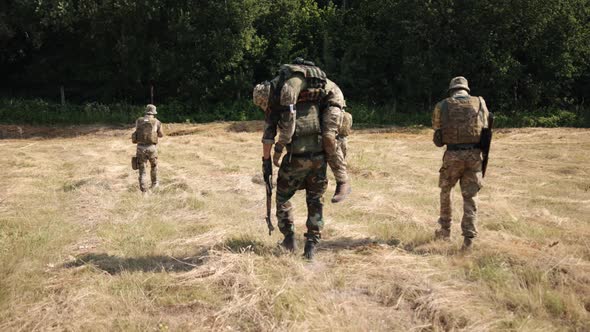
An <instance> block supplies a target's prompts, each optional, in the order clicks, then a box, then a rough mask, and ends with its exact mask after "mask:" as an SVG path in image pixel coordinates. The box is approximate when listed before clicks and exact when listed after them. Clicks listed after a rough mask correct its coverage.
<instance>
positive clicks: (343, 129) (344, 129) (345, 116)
mask: <svg viewBox="0 0 590 332" xmlns="http://www.w3.org/2000/svg"><path fill="white" fill-rule="evenodd" d="M351 132H352V114H350V113H348V112H346V111H344V110H342V123H341V124H340V128H338V136H342V137H346V136H348V135H350V133H351Z"/></svg>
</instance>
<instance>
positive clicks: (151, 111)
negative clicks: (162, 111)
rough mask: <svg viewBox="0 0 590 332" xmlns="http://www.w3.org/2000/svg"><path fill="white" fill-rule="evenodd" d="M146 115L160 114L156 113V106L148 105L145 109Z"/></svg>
mask: <svg viewBox="0 0 590 332" xmlns="http://www.w3.org/2000/svg"><path fill="white" fill-rule="evenodd" d="M145 114H147V115H156V114H158V112H156V106H155V105H152V104H148V105H147V106H146V107H145Z"/></svg>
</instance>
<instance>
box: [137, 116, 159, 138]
mask: <svg viewBox="0 0 590 332" xmlns="http://www.w3.org/2000/svg"><path fill="white" fill-rule="evenodd" d="M135 137H136V140H137V143H138V144H158V120H156V119H155V118H139V119H137V129H136V134H135Z"/></svg>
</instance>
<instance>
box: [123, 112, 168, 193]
mask: <svg viewBox="0 0 590 332" xmlns="http://www.w3.org/2000/svg"><path fill="white" fill-rule="evenodd" d="M156 114H158V112H157V111H156V106H154V105H152V104H148V105H147V106H146V108H145V116H143V117H141V118H139V119H137V120H136V121H135V132H133V134H132V135H131V140H132V142H133V143H135V144H137V153H136V156H135V159H134V160H135V162H134V169H139V189H140V190H141V191H142V192H144V193H145V192H147V187H146V185H145V177H146V163H147V162H148V161H149V163H150V166H151V173H150V175H151V180H152V185H151V187H150V188H151V189H156V188H157V187H158V185H159V182H158V148H157V144H158V139H159V138H160V137H163V136H164V133H163V131H162V123H161V122H160V121H159V120H158V119H156V117H155V115H156Z"/></svg>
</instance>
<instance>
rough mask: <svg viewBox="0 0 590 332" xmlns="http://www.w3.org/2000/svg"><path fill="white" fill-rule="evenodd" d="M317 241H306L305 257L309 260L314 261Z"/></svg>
mask: <svg viewBox="0 0 590 332" xmlns="http://www.w3.org/2000/svg"><path fill="white" fill-rule="evenodd" d="M315 245H316V243H315V241H312V240H307V241H305V248H304V249H303V256H304V257H305V258H306V259H307V260H312V259H313V256H314V254H315Z"/></svg>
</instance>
